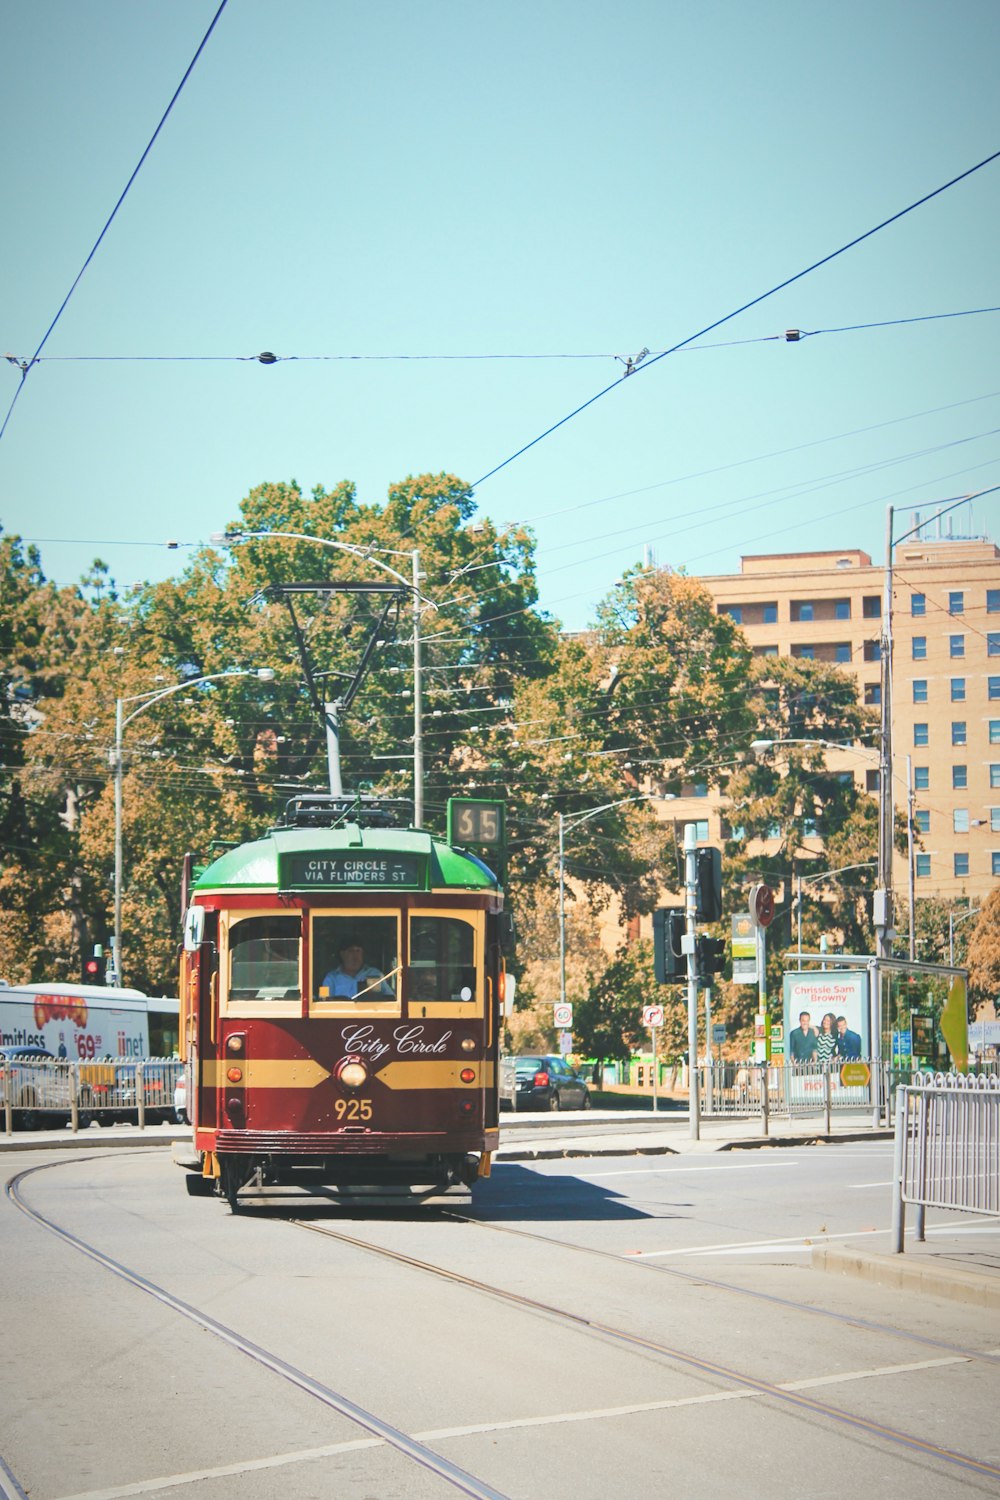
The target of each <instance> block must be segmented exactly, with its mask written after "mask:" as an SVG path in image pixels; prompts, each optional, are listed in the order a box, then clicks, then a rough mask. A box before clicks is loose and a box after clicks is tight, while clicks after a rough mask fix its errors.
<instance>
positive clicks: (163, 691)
mask: <svg viewBox="0 0 1000 1500" xmlns="http://www.w3.org/2000/svg"><path fill="white" fill-rule="evenodd" d="M224 677H257V678H259V680H260V681H261V682H271V681H272V680H273V678H274V672H273V671H272V670H271V668H270V667H248V668H246V669H240V670H238V671H235V672H211V673H209V674H208V675H207V676H205V677H188V678H186V679H185V680H184V681H183V682H174V683H171V685H170V687H166V688H154V689H153V690H152V691H151V692H148V693H133V694H132V695H131V696H129V697H127V698H117V699H116V700H115V748H114V772H115V920H114V935H113V937H112V940H111V962H112V970H113V976H114V979H115V982H116V984H121V981H122V960H121V947H122V763H123V744H122V741H123V735H124V731H125V726H126V724H131V722H132V720H133V719H136V718H138V716H139V715H140V714H142V713H145V712H146V709H147V708H152V707H153V704H154V703H159V702H160V701H161V699H163V698H169V697H170V696H171V695H172V694H173V693H179V692H181V690H182V689H184V688H193V687H198V686H199V685H200V684H201V683H203V682H218V681H219V680H220V679H221V678H224ZM127 703H138V704H139V707H138V708H136V709H133V711H132V712H131V713H130V714H129V715H128V716H127V717H126V715H125V705H126V704H127Z"/></svg>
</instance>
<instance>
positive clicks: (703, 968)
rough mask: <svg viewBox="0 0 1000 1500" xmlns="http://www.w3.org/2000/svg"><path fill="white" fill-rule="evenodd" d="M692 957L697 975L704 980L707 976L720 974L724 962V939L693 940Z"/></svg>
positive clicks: (701, 938)
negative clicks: (694, 960) (695, 964)
mask: <svg viewBox="0 0 1000 1500" xmlns="http://www.w3.org/2000/svg"><path fill="white" fill-rule="evenodd" d="M694 956H695V959H696V961H697V967H698V973H699V974H700V975H701V977H702V978H703V979H704V978H705V977H706V976H707V975H709V974H718V973H720V972H721V970H722V968H723V965H724V964H725V962H726V940H725V938H714V937H704V936H703V937H699V938H696V939H695V944H694Z"/></svg>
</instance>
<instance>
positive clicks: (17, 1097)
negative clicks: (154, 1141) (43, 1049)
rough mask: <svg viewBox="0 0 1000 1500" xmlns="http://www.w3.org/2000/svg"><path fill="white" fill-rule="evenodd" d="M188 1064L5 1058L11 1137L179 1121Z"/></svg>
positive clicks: (0, 1073)
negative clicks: (178, 1096)
mask: <svg viewBox="0 0 1000 1500" xmlns="http://www.w3.org/2000/svg"><path fill="white" fill-rule="evenodd" d="M183 1069H184V1064H183V1063H181V1062H179V1061H178V1059H177V1058H175V1057H174V1058H158V1057H147V1058H136V1059H131V1060H128V1061H126V1060H125V1059H123V1058H116V1059H113V1060H112V1059H108V1060H106V1061H104V1062H100V1061H94V1062H63V1061H59V1060H57V1059H54V1058H46V1057H38V1058H35V1057H16V1056H15V1057H10V1056H4V1055H0V1115H2V1118H3V1128H4V1132H5V1133H6V1134H7V1135H11V1134H12V1133H13V1131H14V1129H15V1127H17V1128H19V1129H23V1130H32V1129H37V1128H39V1127H44V1126H55V1125H64V1124H65V1123H66V1122H67V1121H68V1122H69V1124H70V1125H71V1127H72V1129H73V1130H74V1131H76V1130H79V1129H81V1128H83V1129H86V1127H87V1126H88V1125H90V1124H91V1122H92V1121H94V1120H97V1121H98V1123H99V1124H102V1125H112V1124H114V1123H115V1122H116V1121H126V1122H128V1123H131V1124H134V1125H138V1126H139V1128H140V1129H142V1128H144V1127H145V1126H146V1125H154V1124H159V1123H161V1122H163V1121H165V1120H172V1119H173V1117H174V1088H175V1086H176V1084H177V1080H178V1078H179V1077H180V1076H181V1074H182V1072H183Z"/></svg>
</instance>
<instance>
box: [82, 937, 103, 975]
mask: <svg viewBox="0 0 1000 1500" xmlns="http://www.w3.org/2000/svg"><path fill="white" fill-rule="evenodd" d="M107 965H108V961H107V959H106V958H105V957H104V949H103V947H102V946H101V944H100V943H95V944H94V952H93V955H92V956H91V957H90V958H85V959H84V961H83V982H84V984H103V983H104V976H105V974H106V972H107Z"/></svg>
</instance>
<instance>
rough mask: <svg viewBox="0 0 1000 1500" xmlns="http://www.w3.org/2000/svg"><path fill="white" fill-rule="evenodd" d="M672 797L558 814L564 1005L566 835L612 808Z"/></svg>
mask: <svg viewBox="0 0 1000 1500" xmlns="http://www.w3.org/2000/svg"><path fill="white" fill-rule="evenodd" d="M673 800H674V799H673V797H672V796H666V797H661V796H660V795H659V794H658V793H656V792H639V793H637V794H636V796H634V797H619V798H618V799H617V801H615V802H603V803H602V804H601V806H600V807H592V808H590V809H589V810H588V811H587V812H582V813H576V814H575V815H572V816H570V817H569V818H567V817H566V816H565V814H564V813H559V814H558V818H559V999H560V1001H561V1002H562V1003H563V1004H565V1003H566V859H565V847H566V842H565V841H566V834H567V833H569V832H571V831H572V830H573V829H574V828H579V827H580V824H581V823H588V822H589V821H590V819H591V818H596V817H598V816H599V815H600V814H601V813H604V812H610V811H611V809H612V808H613V807H624V806H625V805H626V803H629V802H672V801H673Z"/></svg>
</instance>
